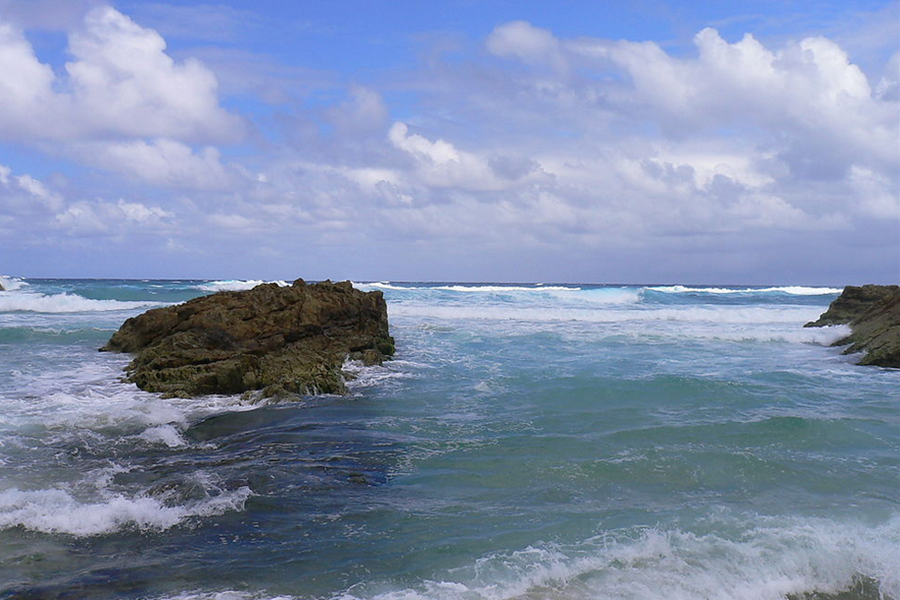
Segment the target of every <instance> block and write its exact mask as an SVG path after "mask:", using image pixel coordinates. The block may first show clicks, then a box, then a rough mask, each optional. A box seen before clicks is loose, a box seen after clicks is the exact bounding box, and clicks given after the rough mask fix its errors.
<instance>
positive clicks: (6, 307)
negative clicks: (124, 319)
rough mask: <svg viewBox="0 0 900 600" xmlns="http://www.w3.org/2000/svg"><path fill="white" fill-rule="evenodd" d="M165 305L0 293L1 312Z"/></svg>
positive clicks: (94, 310)
mask: <svg viewBox="0 0 900 600" xmlns="http://www.w3.org/2000/svg"><path fill="white" fill-rule="evenodd" d="M154 306H163V303H160V302H127V301H122V300H92V299H90V298H85V297H83V296H78V295H75V294H65V293H64V294H37V293H32V292H13V293H2V294H0V312H36V313H76V312H105V311H114V310H134V309H137V308H151V307H154Z"/></svg>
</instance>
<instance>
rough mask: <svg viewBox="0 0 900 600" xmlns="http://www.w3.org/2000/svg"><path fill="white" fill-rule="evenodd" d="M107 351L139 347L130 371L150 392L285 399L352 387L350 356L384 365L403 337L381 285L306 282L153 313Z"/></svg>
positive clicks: (135, 320)
mask: <svg viewBox="0 0 900 600" xmlns="http://www.w3.org/2000/svg"><path fill="white" fill-rule="evenodd" d="M100 350H101V351H112V352H133V353H134V354H135V356H134V359H133V360H132V361H131V363H130V364H129V365H128V367H127V376H126V378H127V379H128V380H129V381H132V382H134V383H135V384H137V386H138V387H139V388H141V389H142V390H146V391H150V392H161V393H163V394H164V395H166V396H180V397H189V396H198V395H203V394H240V393H243V392H252V391H255V390H259V395H260V397H271V396H276V397H277V396H284V395H291V394H310V393H326V394H343V393H346V391H347V389H346V387H345V385H344V381H345V375H344V373H343V372H342V371H341V366H342V365H343V363H344V361H345V360H346V359H347V358H348V357H350V358H353V359H358V360H363V361H364V362H366V363H367V364H380V363H381V361H382V360H384V359H385V358H387V357H390V356H391V355H393V353H394V339H393V338H392V337H391V336H390V334H389V331H388V320H387V306H386V304H385V302H384V296H383V295H382V293H381V292H379V291H374V292H362V291H360V290H357V289H354V288H353V286H352V285H351V284H350V282H349V281H344V282H341V283H331V282H330V281H326V282H323V283H316V284H311V285H307V284H306V283H305V282H304V281H303V280H302V279H298V280H297V281H295V282H294V283H293V285H291V286H287V287H281V286H279V285H277V284H274V283H270V284H263V285H258V286H256V287H255V288H253V289H252V290H246V291H241V292H219V293H216V294H212V295H210V296H204V297H201V298H195V299H193V300H190V301H188V302H185V303H184V304H179V305H177V306H169V307H165V308H155V309H153V310H149V311H147V312H145V313H144V314H142V315H139V316H137V317H132V318H130V319H128V320H127V321H125V323H123V324H122V327H120V328H119V331H117V332H116V333H115V334H114V335H113V336H112V338H110V340H109V342H107V344H106V345H105V346H103V348H101V349H100Z"/></svg>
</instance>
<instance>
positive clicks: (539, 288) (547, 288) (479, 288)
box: [432, 285, 581, 294]
mask: <svg viewBox="0 0 900 600" xmlns="http://www.w3.org/2000/svg"><path fill="white" fill-rule="evenodd" d="M432 289H435V290H446V291H450V292H488V293H501V294H502V293H504V292H577V291H580V290H581V288H580V287H566V286H561V285H534V286H519V285H438V286H435V287H433V288H432Z"/></svg>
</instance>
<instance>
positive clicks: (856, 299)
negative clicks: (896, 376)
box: [806, 285, 900, 368]
mask: <svg viewBox="0 0 900 600" xmlns="http://www.w3.org/2000/svg"><path fill="white" fill-rule="evenodd" d="M840 324H849V325H850V331H851V332H852V333H851V334H850V335H849V336H848V337H846V338H843V339H841V340H838V341H837V342H835V343H834V344H833V345H835V346H847V345H849V346H848V348H847V349H846V350H844V354H852V353H855V352H865V355H864V356H863V357H862V358H861V359H860V361H859V362H858V363H857V364H860V365H876V366H880V367H893V368H900V286H896V285H864V286H862V287H855V286H849V285H848V286H847V287H845V288H844V291H843V293H842V294H841V295H840V296H839V297H838V298H837V299H836V300H835V301H834V302H832V303H831V306H829V307H828V310H827V311H825V312H824V313H822V316H821V317H819V319H818V320H817V321H813V322H812V323H807V324H806V327H822V326H824V325H840Z"/></svg>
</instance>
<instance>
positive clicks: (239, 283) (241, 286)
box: [195, 279, 290, 292]
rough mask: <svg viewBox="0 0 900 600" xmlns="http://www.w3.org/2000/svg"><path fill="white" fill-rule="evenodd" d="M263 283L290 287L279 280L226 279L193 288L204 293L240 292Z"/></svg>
mask: <svg viewBox="0 0 900 600" xmlns="http://www.w3.org/2000/svg"><path fill="white" fill-rule="evenodd" d="M264 283H277V284H278V285H280V286H282V287H285V286H288V285H290V284H289V283H288V282H286V281H282V280H280V279H276V280H272V281H265V280H263V279H226V280H222V281H209V282H207V283H201V284H200V285H197V286H195V287H196V289H198V290H203V291H204V292H238V291H242V290H249V289H253V288H255V287H256V286H258V285H262V284H264Z"/></svg>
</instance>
